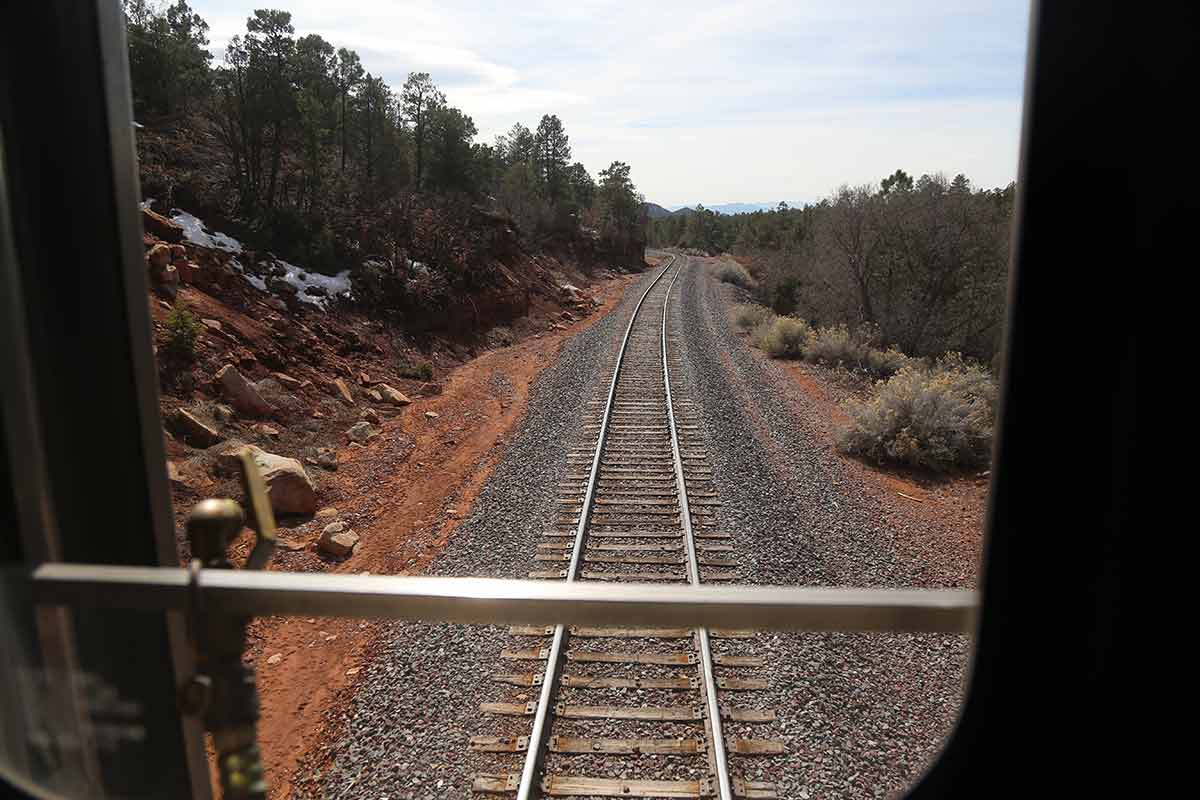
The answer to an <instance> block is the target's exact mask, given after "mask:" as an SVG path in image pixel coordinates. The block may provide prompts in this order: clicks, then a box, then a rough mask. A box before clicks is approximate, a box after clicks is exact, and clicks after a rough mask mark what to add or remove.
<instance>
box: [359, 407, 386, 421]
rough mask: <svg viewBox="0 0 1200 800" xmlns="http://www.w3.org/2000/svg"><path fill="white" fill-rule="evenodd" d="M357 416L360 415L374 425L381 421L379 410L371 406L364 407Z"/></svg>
mask: <svg viewBox="0 0 1200 800" xmlns="http://www.w3.org/2000/svg"><path fill="white" fill-rule="evenodd" d="M359 416H360V417H362V418H363V419H365V420H366V421H367V422H370V423H372V424H374V425H378V424H379V423H380V421H381V420H380V418H379V412H378V411H376V410H375V409H373V408H368V409H366V410H365V411H363V412H362V414H360V415H359Z"/></svg>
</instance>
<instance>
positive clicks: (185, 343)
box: [163, 300, 202, 361]
mask: <svg viewBox="0 0 1200 800" xmlns="http://www.w3.org/2000/svg"><path fill="white" fill-rule="evenodd" d="M163 325H164V326H165V327H166V329H167V342H166V349H167V352H168V353H169V354H170V355H172V356H175V357H177V358H181V359H184V360H187V361H191V360H192V359H194V358H195V357H196V340H197V339H199V338H200V330H201V327H202V326H201V325H200V321H199V320H198V319H196V316H195V315H194V314H193V313H192V312H191V311H188V308H187V304H186V303H184V302H183V301H182V300H180V301H178V302H176V303H175V307H174V308H172V309H171V310H170V311H169V312H167V316H166V318H165V319H164V320H163Z"/></svg>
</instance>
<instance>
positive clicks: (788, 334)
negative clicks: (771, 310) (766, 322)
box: [759, 317, 812, 358]
mask: <svg viewBox="0 0 1200 800" xmlns="http://www.w3.org/2000/svg"><path fill="white" fill-rule="evenodd" d="M811 333H812V329H811V328H809V327H808V323H806V322H805V321H804V320H802V319H798V318H796V317H774V318H773V319H772V320H771V324H770V326H769V327H767V328H766V330H765V331H764V334H763V337H762V339H761V343H760V344H759V347H761V348H762V349H763V350H764V351H765V352H766V353H767V355H769V356H771V357H772V358H800V357H801V356H802V355H803V354H804V347H805V344H806V343H807V342H808V337H809V335H810V334H811Z"/></svg>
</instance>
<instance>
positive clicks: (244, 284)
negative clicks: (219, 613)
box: [142, 208, 608, 557]
mask: <svg viewBox="0 0 1200 800" xmlns="http://www.w3.org/2000/svg"><path fill="white" fill-rule="evenodd" d="M142 214H143V226H144V229H145V231H146V233H145V236H144V240H143V241H144V245H145V248H146V270H147V276H148V283H149V285H150V287H151V288H152V294H151V295H150V297H149V298H148V302H149V304H150V309H151V313H152V317H153V322H154V337H155V345H156V355H157V360H158V366H159V376H160V393H161V411H162V418H163V422H164V435H165V438H166V447H167V455H168V459H169V463H168V470H169V474H170V478H171V486H172V493H173V499H174V501H175V508H176V511H177V514H178V515H180V516H182V514H183V513H184V512H185V511H186V509H187V508H189V507H190V506H191V505H192V504H193V503H194V502H195V501H197V500H199V499H202V498H204V497H210V496H222V495H226V496H235V497H236V496H238V494H239V490H238V484H237V481H236V475H235V472H234V467H233V466H232V465H233V461H232V459H230V458H228V456H229V455H230V454H232V453H234V452H236V451H237V449H238V448H240V447H242V446H243V445H250V446H255V447H257V448H259V449H260V450H261V452H262V454H263V455H262V456H261V457H259V456H256V457H258V458H260V463H261V464H263V465H268V464H269V465H270V467H271V469H272V473H271V479H270V481H269V483H270V487H269V488H270V491H271V493H272V500H273V503H274V504H275V511H276V513H277V514H282V515H287V514H302V515H303V514H308V515H311V514H312V513H313V512H315V511H316V510H317V507H318V505H319V501H320V498H321V486H322V483H323V476H326V475H327V474H328V473H330V472H333V471H335V470H336V469H337V466H338V449H339V448H353V447H361V446H362V445H363V444H365V443H366V442H367V441H368V440H369V439H371V438H373V437H374V436H375V435H377V433H378V431H379V430H380V426H381V424H382V422H383V421H384V420H385V419H386V418H388V417H392V416H395V415H398V414H401V413H403V410H404V409H405V407H406V406H407V405H408V404H409V403H410V402H411V401H412V400H413V399H414V398H419V397H423V396H430V395H434V394H437V393H439V392H440V391H441V383H442V381H443V380H444V378H445V376H446V374H447V373H448V372H449V371H450V370H452V369H454V368H455V367H456V366H458V365H460V364H462V363H464V362H465V361H466V360H468V359H470V358H472V357H473V356H475V355H477V354H478V353H480V352H483V351H486V350H488V349H490V348H493V347H496V346H503V345H506V344H511V343H512V342H513V341H514V340H518V339H521V338H524V337H528V336H530V335H534V334H538V333H540V332H544V331H547V330H555V329H561V328H564V327H566V326H567V325H569V324H571V323H572V322H573V321H575V320H576V319H580V318H583V317H586V316H588V315H590V314H592V313H593V311H594V310H595V308H596V307H597V302H596V301H595V300H594V298H593V297H592V294H591V293H590V292H589V291H587V290H583V289H579V288H577V285H585V284H586V282H587V281H588V278H587V277H586V276H584V275H583V274H581V273H579V272H578V271H577V270H575V269H573V268H572V267H571V266H570V265H566V264H562V263H560V262H558V261H556V260H554V259H552V258H548V257H523V258H522V260H521V261H520V262H519V263H518V265H517V267H516V268H510V269H508V272H509V275H510V279H511V281H512V282H513V283H514V284H515V287H516V290H517V291H518V292H519V294H520V295H521V300H522V302H521V303H519V304H515V305H510V306H506V307H494V306H493V307H489V306H487V305H485V303H486V300H485V299H484V298H482V297H481V298H480V299H479V301H478V305H481V306H482V308H481V311H480V313H481V316H482V317H485V318H486V319H488V320H490V321H494V322H497V323H506V324H497V325H494V326H493V327H490V328H487V329H483V328H482V327H481V328H478V329H472V328H471V327H470V326H467V327H460V328H458V329H456V330H454V331H450V332H443V333H437V332H429V331H427V330H426V331H424V332H421V333H419V334H418V333H414V332H412V331H406V330H405V329H404V328H403V327H402V325H398V324H397V323H396V322H394V321H381V320H379V319H373V318H372V317H371V316H369V315H368V314H367V313H365V312H363V311H359V310H355V309H354V307H353V305H352V304H350V303H348V302H347V301H346V295H347V293H348V292H349V291H351V285H350V282H349V280H348V279H347V278H346V277H345V276H319V275H316V274H311V273H307V272H305V271H304V270H303V268H302V267H297V266H296V265H293V264H289V263H288V262H286V261H283V260H282V259H278V258H276V257H275V256H274V255H273V254H271V253H268V252H264V251H255V250H253V249H251V248H249V247H248V246H246V245H243V244H242V243H241V242H239V241H237V240H236V239H233V238H232V237H229V236H225V235H223V234H219V233H216V232H212V231H208V230H206V229H205V228H204V227H203V224H202V223H201V222H200V220H198V219H196V218H195V217H193V216H192V215H190V214H186V213H184V212H179V211H178V210H176V211H175V213H174V215H173V218H171V219H169V218H167V217H164V216H161V215H158V214H156V213H155V212H153V211H151V210H150V209H149V208H145V209H143V212H142ZM596 277H598V278H600V279H603V278H606V277H608V273H601V274H600V275H598V276H596ZM189 317H190V320H189ZM181 329H186V331H185V333H184V334H181V333H180V330H181ZM181 337H182V338H183V339H192V344H190V345H182V346H181V345H180V339H181ZM280 459H284V460H285V461H281V460H280ZM285 462H286V463H285ZM285 485H286V487H287V488H278V487H282V486H285ZM336 547H337V545H335V548H336ZM180 554H181V557H186V555H187V547H186V543H185V542H184V541H183V537H182V527H181V526H180Z"/></svg>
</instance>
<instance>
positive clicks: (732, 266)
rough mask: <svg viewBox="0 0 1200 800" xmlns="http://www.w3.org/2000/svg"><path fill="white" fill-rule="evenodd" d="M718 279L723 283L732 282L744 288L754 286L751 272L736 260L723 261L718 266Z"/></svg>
mask: <svg viewBox="0 0 1200 800" xmlns="http://www.w3.org/2000/svg"><path fill="white" fill-rule="evenodd" d="M717 280H719V281H720V282H721V283H732V284H733V285H734V286H740V287H742V288H743V289H749V288H752V287H753V286H754V279H753V278H751V277H750V273H749V272H747V271H746V268H745V267H743V266H742V265H741V264H739V263H737V262H736V261H722V262H721V264H720V266H718V267H717Z"/></svg>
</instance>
